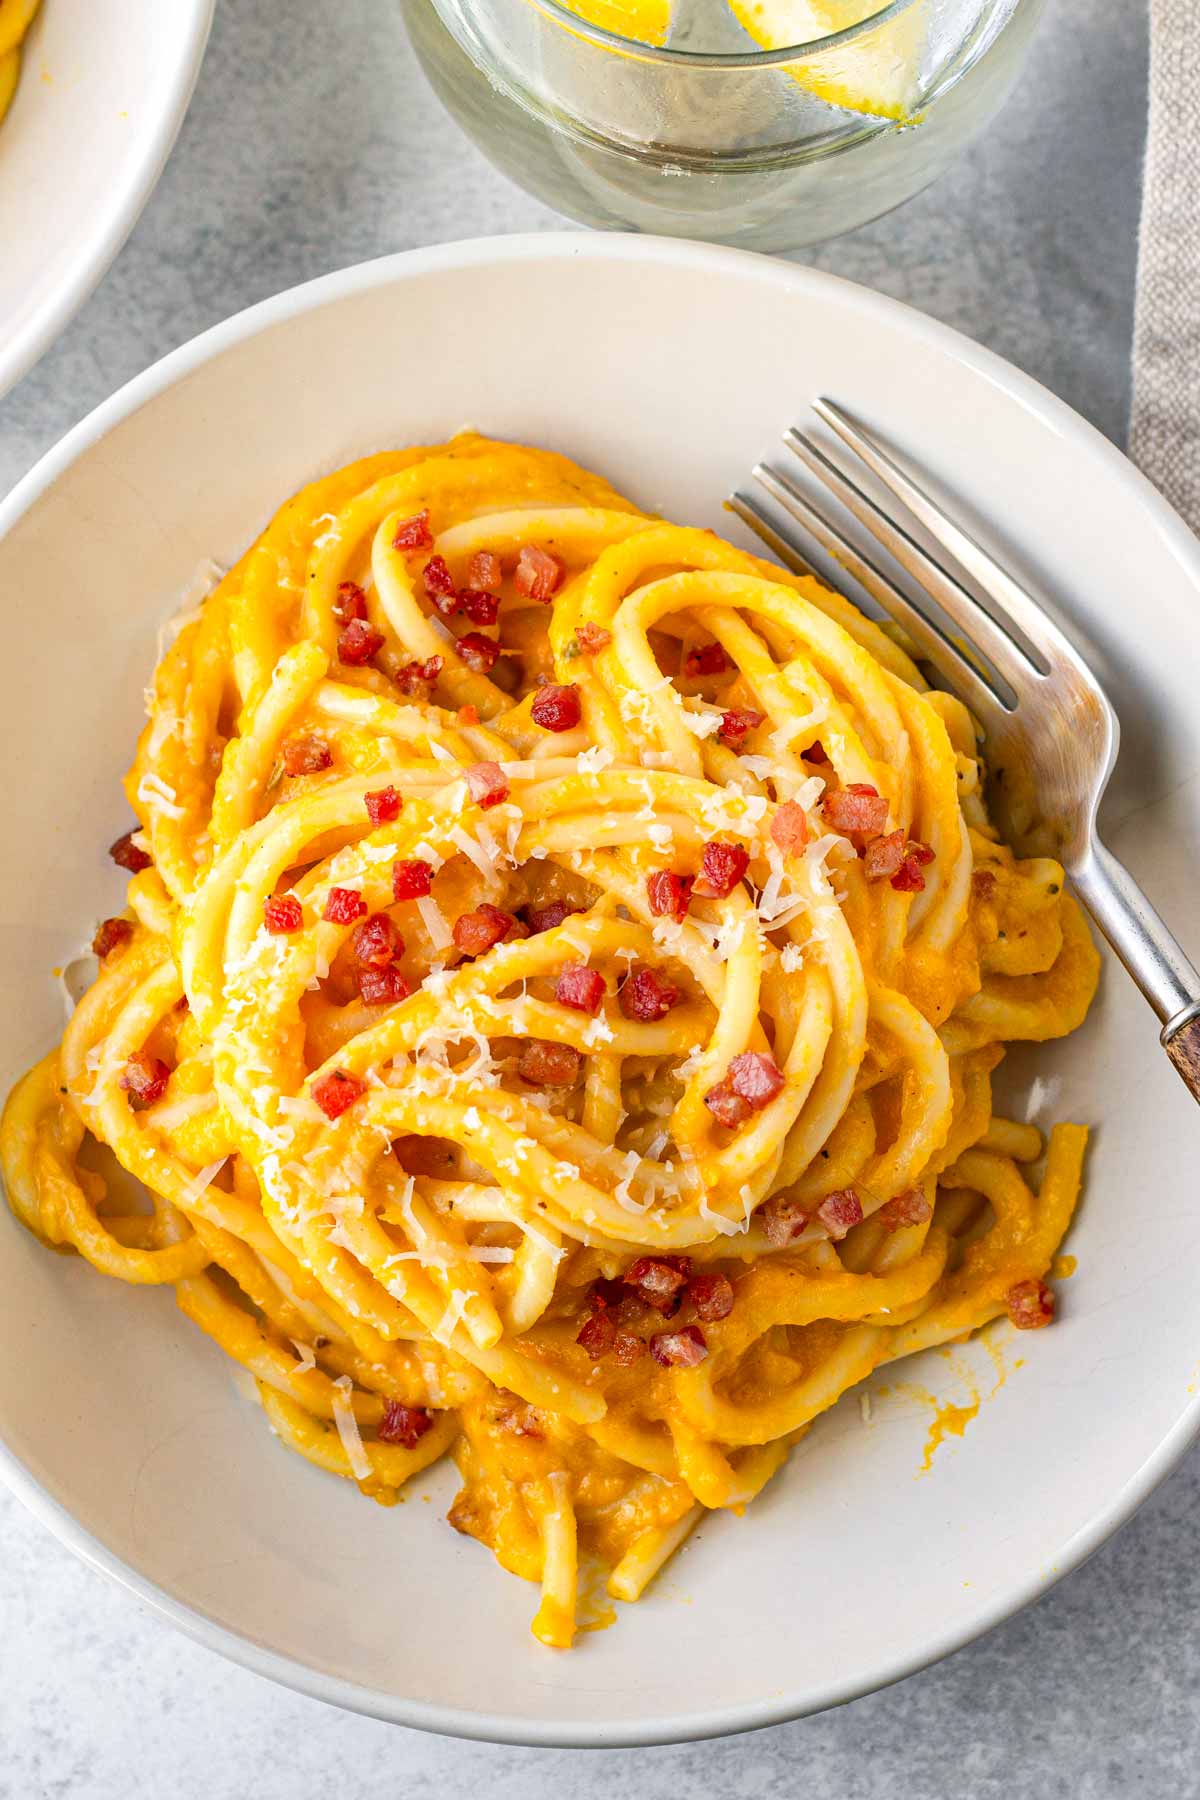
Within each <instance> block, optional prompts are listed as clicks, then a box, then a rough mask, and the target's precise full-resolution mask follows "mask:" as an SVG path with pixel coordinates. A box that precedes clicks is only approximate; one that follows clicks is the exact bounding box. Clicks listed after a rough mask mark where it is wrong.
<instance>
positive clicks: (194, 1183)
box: [179, 1156, 228, 1212]
mask: <svg viewBox="0 0 1200 1800" xmlns="http://www.w3.org/2000/svg"><path fill="white" fill-rule="evenodd" d="M227 1160H228V1158H226V1157H224V1156H222V1157H219V1158H218V1160H217V1161H216V1162H211V1163H206V1164H205V1166H204V1167H203V1168H202V1169H201V1170H200V1171H199V1172H198V1173H197V1174H195V1175H193V1177H192V1179H191V1180H190V1181H189V1182H188V1184H187V1186H186V1187H185V1188H184V1189H183V1190H182V1191H181V1193H180V1195H179V1205H180V1206H181V1207H182V1208H183V1210H184V1212H187V1210H188V1208H189V1207H192V1206H195V1204H196V1202H197V1200H198V1199H199V1198H200V1196H201V1194H205V1193H207V1192H208V1190H209V1188H210V1187H211V1186H212V1184H213V1181H214V1179H215V1177H216V1176H217V1174H218V1173H219V1171H220V1170H221V1169H223V1168H224V1167H225V1164H226V1162H227Z"/></svg>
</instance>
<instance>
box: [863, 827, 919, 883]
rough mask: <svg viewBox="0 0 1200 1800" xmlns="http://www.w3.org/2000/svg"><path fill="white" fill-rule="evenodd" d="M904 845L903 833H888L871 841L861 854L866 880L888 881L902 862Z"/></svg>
mask: <svg viewBox="0 0 1200 1800" xmlns="http://www.w3.org/2000/svg"><path fill="white" fill-rule="evenodd" d="M904 844H905V837H904V833H903V831H889V832H888V834H887V836H886V837H879V838H875V839H873V840H872V842H871V843H869V844H868V845H867V847H866V849H865V851H864V852H863V867H864V869H865V871H866V876H867V880H868V881H890V880H891V878H892V876H893V875H894V874H895V873H896V871H897V869H898V868H899V867H900V865H901V863H902V862H903V861H904ZM922 885H923V884H922Z"/></svg>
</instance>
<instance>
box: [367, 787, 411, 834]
mask: <svg viewBox="0 0 1200 1800" xmlns="http://www.w3.org/2000/svg"><path fill="white" fill-rule="evenodd" d="M403 804H404V802H403V801H402V800H401V798H400V796H399V794H398V793H397V792H396V790H395V788H394V787H392V786H391V785H390V784H389V785H388V786H387V787H385V788H373V789H372V790H371V792H370V793H369V794H364V795H363V805H364V806H365V807H366V809H367V817H368V819H370V821H371V823H372V825H390V824H391V823H392V821H393V820H394V819H398V818H399V817H400V808H401V807H402V806H403Z"/></svg>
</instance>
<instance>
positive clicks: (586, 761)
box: [575, 744, 613, 775]
mask: <svg viewBox="0 0 1200 1800" xmlns="http://www.w3.org/2000/svg"><path fill="white" fill-rule="evenodd" d="M612 761H613V753H612V751H611V750H610V749H609V748H608V747H607V745H605V744H593V745H592V747H591V749H590V750H581V751H580V752H579V755H578V756H577V757H576V758H575V767H576V768H577V769H578V770H579V772H580V774H581V775H598V774H599V773H600V770H601V769H607V768H608V767H609V765H610V764H611V763H612Z"/></svg>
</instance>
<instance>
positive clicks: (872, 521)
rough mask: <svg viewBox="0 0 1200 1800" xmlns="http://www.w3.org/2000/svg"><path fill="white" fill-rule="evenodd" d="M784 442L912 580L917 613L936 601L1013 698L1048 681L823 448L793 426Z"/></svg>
mask: <svg viewBox="0 0 1200 1800" xmlns="http://www.w3.org/2000/svg"><path fill="white" fill-rule="evenodd" d="M783 441H784V443H785V444H786V445H787V447H788V449H789V450H791V451H792V452H793V454H794V455H796V456H798V457H799V458H800V460H801V462H803V463H804V464H805V465H806V466H807V467H808V468H809V469H810V470H811V471H812V473H813V474H814V475H815V476H816V477H817V480H818V481H820V482H821V483H822V484H823V485H824V486H825V487H826V488H828V489H829V491H830V492H831V493H832V494H833V495H834V497H835V498H836V499H838V500H840V501H841V503H842V505H843V506H844V507H845V508H846V510H847V511H848V512H851V513H853V514H854V517H855V518H856V519H857V520H858V522H859V524H860V525H863V526H865V528H866V529H867V530H868V531H869V532H870V533H871V535H872V536H873V537H874V538H876V539H877V540H878V542H879V543H881V544H882V545H883V547H884V549H885V550H887V551H889V552H890V554H891V555H892V556H894V557H895V558H896V561H897V562H898V563H899V564H900V566H901V568H902V569H904V570H906V572H907V573H908V574H909V575H911V576H912V577H913V579H914V581H915V582H916V584H917V588H918V591H919V594H920V598H918V599H916V600H914V602H913V604H914V605H915V606H917V607H918V609H920V610H922V611H924V610H925V609H924V606H923V604H922V602H923V601H925V600H927V599H932V600H933V601H934V602H935V603H936V605H937V606H939V607H940V608H941V610H942V612H943V613H944V615H945V616H946V618H947V619H948V620H949V621H950V623H951V625H952V626H954V627H956V628H957V630H958V632H959V633H961V635H962V637H963V639H964V640H965V641H966V643H967V644H968V645H969V646H970V648H971V649H972V650H973V651H975V652H976V653H977V654H980V655H982V656H983V657H984V658H986V660H987V661H988V662H989V663H990V664H991V666H992V668H993V669H995V670H996V672H997V673H998V674H999V675H1001V676H1002V677H1003V678H1004V680H1005V681H1006V682H1007V683H1008V685H1009V687H1010V689H1011V690H1012V692H1013V694H1014V696H1015V695H1018V694H1020V693H1021V692H1022V691H1025V690H1027V689H1028V688H1029V685H1030V683H1031V682H1037V681H1041V680H1044V679H1045V673H1046V672H1045V670H1044V669H1042V668H1041V667H1040V666H1039V665H1038V664H1037V663H1035V662H1034V661H1033V660H1032V659H1031V658H1030V657H1029V656H1028V655H1027V654H1026V652H1025V651H1024V650H1023V649H1022V648H1021V646H1020V645H1019V644H1018V643H1017V641H1016V639H1015V638H1014V637H1012V636H1010V634H1009V633H1008V632H1007V631H1006V630H1005V629H1004V626H1003V625H1002V624H1001V623H1000V622H999V621H998V620H997V619H995V618H993V616H992V614H991V613H989V612H986V611H985V610H984V608H983V607H982V606H980V604H979V602H978V601H977V600H976V599H975V598H974V597H973V595H971V594H969V593H968V592H967V590H966V588H964V587H963V585H962V583H961V582H960V581H959V580H958V579H957V577H956V576H954V575H952V574H951V573H950V571H949V570H948V569H946V568H944V567H943V566H942V564H941V563H940V562H938V560H937V559H936V557H934V556H931V555H930V553H929V552H928V551H927V550H926V549H924V548H923V547H922V545H920V544H919V543H918V542H917V540H916V539H915V538H914V537H912V536H911V535H910V534H909V533H908V532H907V531H906V530H905V529H904V527H903V526H902V525H900V524H898V523H897V521H896V520H895V519H893V518H892V517H891V516H890V514H888V513H886V512H884V510H883V508H882V507H881V506H880V505H878V503H877V502H876V501H875V500H873V499H872V498H871V496H870V494H868V493H867V492H866V491H865V490H864V489H863V488H860V487H859V485H858V483H857V482H856V481H854V480H853V479H852V478H851V477H850V475H848V474H847V473H846V471H845V470H844V469H843V468H841V467H840V466H839V464H837V463H835V462H834V461H833V460H832V458H831V457H829V456H827V455H826V453H825V451H824V450H823V449H822V448H821V446H820V444H818V443H816V442H815V441H814V440H813V439H812V438H810V437H807V436H806V435H805V434H804V433H803V432H802V431H797V430H796V429H795V427H794V426H789V427H788V429H787V430H786V431H785V432H784V434H783Z"/></svg>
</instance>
